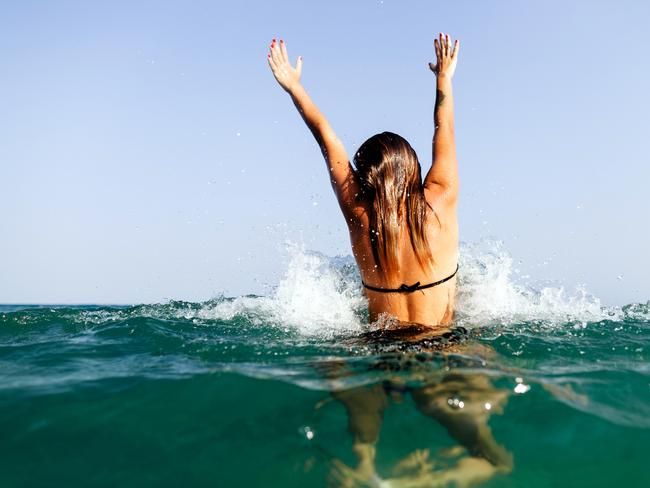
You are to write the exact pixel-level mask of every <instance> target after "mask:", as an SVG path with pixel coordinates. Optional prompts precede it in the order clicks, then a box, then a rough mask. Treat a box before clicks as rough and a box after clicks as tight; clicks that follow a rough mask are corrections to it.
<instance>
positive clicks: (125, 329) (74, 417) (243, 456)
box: [0, 246, 650, 487]
mask: <svg viewBox="0 0 650 488" xmlns="http://www.w3.org/2000/svg"><path fill="white" fill-rule="evenodd" d="M463 256H464V257H463V261H462V263H461V265H462V266H461V275H460V286H459V304H458V317H457V319H456V325H457V326H462V327H465V328H466V329H468V331H469V332H468V334H467V335H466V336H465V335H459V337H460V338H461V339H460V340H459V341H458V342H456V341H454V340H452V341H451V342H452V343H453V344H448V345H445V346H444V347H442V348H438V347H437V344H436V343H435V342H436V341H433V344H432V343H431V342H429V344H428V347H427V346H426V345H423V344H422V343H417V342H415V341H414V339H410V340H409V338H408V337H404V338H402V339H401V341H398V342H396V341H393V342H392V343H383V344H378V343H376V342H372V341H369V339H368V338H367V337H366V336H364V335H362V332H363V331H365V330H367V329H366V327H365V326H364V325H363V324H364V314H365V312H364V302H363V298H362V296H361V293H360V290H359V282H358V276H356V274H355V270H354V267H353V266H352V265H351V261H350V259H349V258H334V259H332V258H327V257H324V256H321V255H319V254H316V253H308V252H304V251H300V250H294V251H293V253H292V256H291V260H290V262H289V265H288V269H287V272H286V276H285V277H284V278H283V280H282V281H281V282H280V283H279V284H278V285H277V286H276V287H274V288H273V289H272V290H270V291H269V293H268V294H267V296H264V297H257V296H244V297H235V298H228V297H219V298H215V299H213V300H211V301H209V302H205V303H186V302H169V303H165V304H158V305H137V306H120V307H117V306H18V305H13V306H12V305H5V306H1V307H0V388H1V390H0V432H1V433H2V439H3V442H2V443H1V444H0V486H2V487H13V486H21V487H22V486H138V487H140V486H181V485H183V486H283V487H287V486H288V487H291V486H296V487H298V486H463V483H465V482H467V483H468V485H470V486H473V485H480V486H490V487H500V486H503V487H522V486H525V487H563V486H566V487H575V486H589V487H595V486H602V487H609V486H614V485H621V486H623V485H625V486H639V487H641V486H650V472H649V471H648V469H647V467H648V459H650V458H649V455H648V451H647V448H648V444H649V441H650V363H649V362H648V358H649V353H650V349H649V348H650V346H649V345H648V344H649V341H650V304H648V303H646V304H630V305H626V306H622V307H604V306H602V305H601V304H600V302H599V300H598V299H597V298H595V297H592V296H590V295H589V294H587V293H586V292H584V291H582V290H573V291H570V290H564V289H563V288H562V287H559V286H551V285H546V286H537V287H535V286H532V285H530V284H527V283H526V282H525V279H517V276H518V275H517V273H516V269H515V266H514V265H513V262H512V260H511V259H510V258H509V257H508V256H507V254H506V253H504V252H503V251H502V250H501V249H500V248H499V246H492V247H490V248H489V249H487V250H486V249H478V248H475V247H472V246H466V247H465V249H464V252H463ZM378 327H380V326H378ZM399 344H402V345H403V346H404V347H399ZM488 404H489V406H486V405H488ZM378 405H380V406H381V408H379V407H378ZM349 412H352V415H353V417H354V418H355V419H356V420H357V422H358V425H356V426H352V429H353V430H354V432H355V435H356V438H355V436H354V435H353V434H352V432H351V431H350V425H349V415H348V414H349ZM378 412H379V413H378ZM378 419H379V420H381V421H382V422H381V425H379V422H378ZM355 439H356V441H355ZM355 442H356V443H357V447H358V445H359V443H360V442H362V443H365V444H366V445H369V444H372V443H376V458H375V460H374V466H375V470H376V476H374V477H372V478H368V477H367V476H366V477H365V478H364V475H362V474H358V475H354V474H353V468H355V467H356V464H357V458H356V457H355V451H354V447H355ZM486 459H489V461H486ZM481 470H487V471H486V474H484V475H479V472H480V471H481ZM361 471H362V470H359V473H361ZM477 477H478V478H477ZM472 479H473V480H472Z"/></svg>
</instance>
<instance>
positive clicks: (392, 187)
mask: <svg viewBox="0 0 650 488" xmlns="http://www.w3.org/2000/svg"><path fill="white" fill-rule="evenodd" d="M354 165H355V167H356V170H357V174H358V176H359V180H360V182H361V189H362V190H361V194H360V195H359V198H361V199H363V200H365V201H366V202H368V204H369V205H368V206H369V207H370V211H369V214H370V215H369V217H370V219H369V220H370V229H369V232H370V244H371V246H372V254H373V256H374V258H375V262H376V263H377V265H378V266H379V267H380V268H381V269H383V270H395V269H396V268H397V264H398V262H397V259H398V250H399V241H400V229H401V225H400V222H402V221H403V219H406V224H407V229H408V234H409V238H410V241H411V246H412V248H413V251H414V252H415V256H416V258H417V260H418V263H419V264H420V266H421V267H422V268H423V269H425V270H426V269H428V268H429V267H430V266H432V265H433V256H432V255H431V248H430V247H429V240H428V238H427V234H426V225H425V223H426V218H427V207H428V204H427V202H426V200H425V198H424V188H423V186H422V175H421V170H420V162H419V161H418V157H417V154H415V151H414V150H413V148H412V147H411V145H410V144H409V143H408V141H407V140H406V139H404V138H403V137H401V136H399V135H397V134H393V133H392V132H382V133H381V134H376V135H374V136H372V137H371V138H370V139H368V140H367V141H366V142H364V143H363V144H362V145H361V147H360V148H359V150H358V151H357V153H356V154H355V156H354Z"/></svg>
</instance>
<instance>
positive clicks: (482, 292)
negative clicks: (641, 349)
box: [457, 240, 618, 326]
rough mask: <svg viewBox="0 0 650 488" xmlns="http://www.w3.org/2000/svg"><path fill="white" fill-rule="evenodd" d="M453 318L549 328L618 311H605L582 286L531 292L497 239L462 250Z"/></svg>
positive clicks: (548, 288)
mask: <svg viewBox="0 0 650 488" xmlns="http://www.w3.org/2000/svg"><path fill="white" fill-rule="evenodd" d="M460 261H461V262H460V269H461V272H460V273H459V287H458V303H457V313H458V319H459V320H460V321H461V322H463V323H464V324H466V325H489V324H494V323H499V324H504V325H508V324H515V323H523V322H526V323H541V324H544V325H548V326H554V325H560V324H565V323H567V322H569V323H576V322H579V323H587V322H597V321H600V320H604V319H612V318H613V316H614V315H617V314H618V310H617V309H605V308H604V307H603V306H602V304H601V302H600V300H599V299H598V298H597V297H594V296H592V295H590V294H589V293H588V292H587V291H586V289H585V288H584V287H577V288H576V289H575V290H573V291H570V290H566V289H565V288H564V287H562V286H558V287H553V286H548V287H543V288H541V289H536V288H534V287H533V286H531V285H530V284H527V283H525V282H523V280H522V279H521V278H516V277H515V275H516V271H517V270H516V269H515V267H514V265H513V262H514V260H513V258H512V256H510V254H509V253H508V252H507V251H506V250H505V249H504V247H503V244H502V243H501V242H499V241H492V240H483V241H480V242H477V243H472V244H464V245H462V246H461V259H460Z"/></svg>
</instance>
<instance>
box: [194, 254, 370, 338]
mask: <svg viewBox="0 0 650 488" xmlns="http://www.w3.org/2000/svg"><path fill="white" fill-rule="evenodd" d="M287 253H288V255H289V265H288V267H287V271H286V274H285V276H284V278H283V279H282V280H281V281H280V283H279V284H278V286H277V287H276V288H275V290H274V291H273V292H272V293H271V295H270V296H268V297H253V296H251V297H238V298H234V299H230V300H217V301H216V302H215V303H214V304H213V305H210V306H208V307H206V308H204V309H203V310H201V312H200V313H199V314H198V316H199V317H201V318H206V319H209V318H212V319H222V320H231V319H233V318H234V317H237V316H240V317H245V318H246V319H248V320H249V321H251V322H252V323H254V324H257V325H263V324H269V323H271V324H274V325H276V326H283V327H288V328H292V329H295V330H297V331H298V332H300V333H301V334H305V335H316V336H323V337H331V336H333V335H336V334H340V333H351V332H358V331H359V330H360V328H361V324H362V323H363V310H364V309H365V308H366V307H367V305H366V300H365V298H364V297H363V295H362V293H361V288H360V285H361V283H360V278H359V274H358V271H357V269H356V266H355V265H354V261H352V258H351V257H334V258H331V257H327V256H325V255H323V254H321V253H318V252H315V251H306V250H305V249H304V248H303V247H301V246H298V245H294V244H291V245H289V246H288V247H287Z"/></svg>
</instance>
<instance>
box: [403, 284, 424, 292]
mask: <svg viewBox="0 0 650 488" xmlns="http://www.w3.org/2000/svg"><path fill="white" fill-rule="evenodd" d="M418 286H420V282H419V281H418V282H417V283H413V284H412V285H404V284H402V285H401V286H400V287H399V289H400V291H407V292H411V291H415V290H417V289H418Z"/></svg>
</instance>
